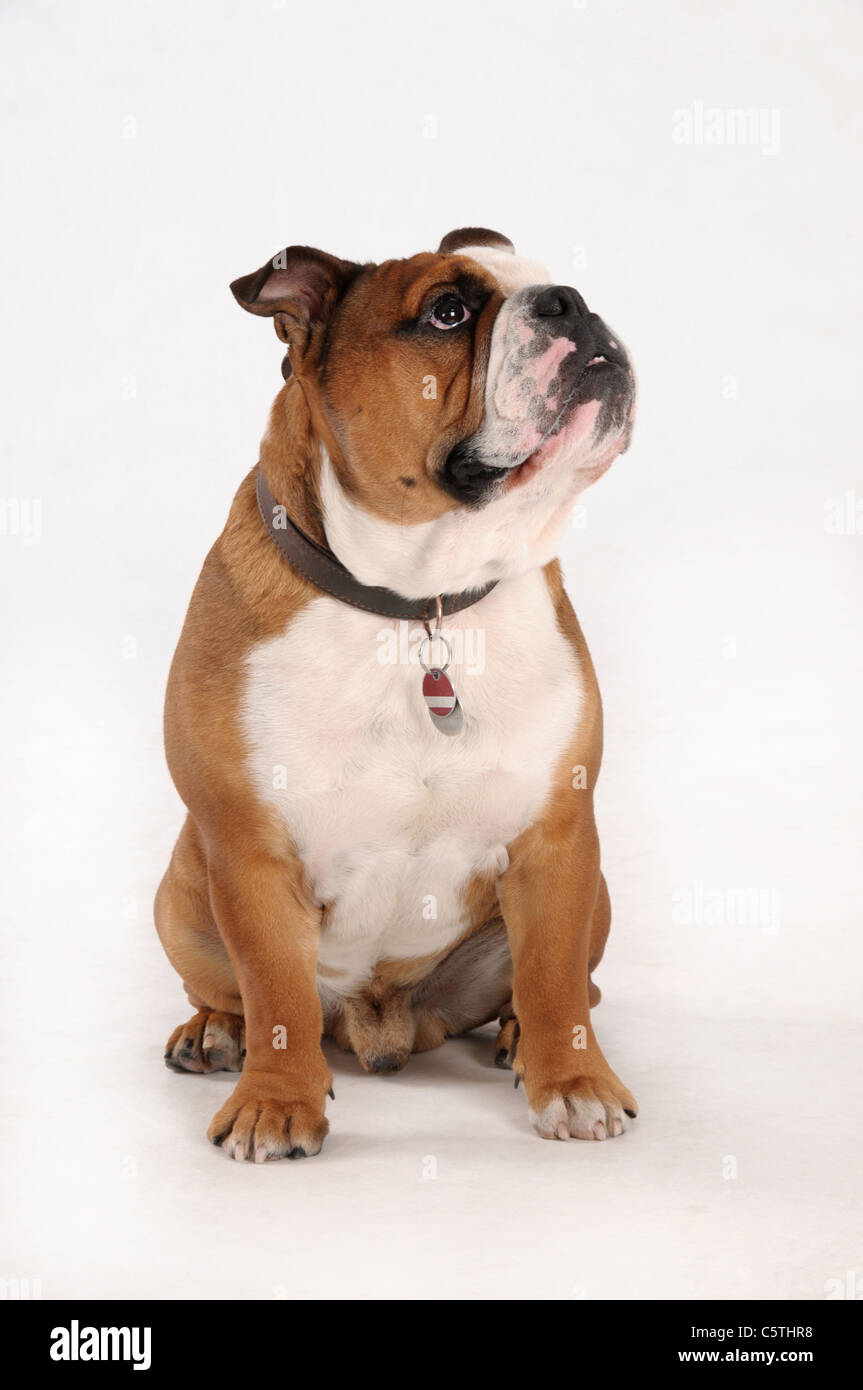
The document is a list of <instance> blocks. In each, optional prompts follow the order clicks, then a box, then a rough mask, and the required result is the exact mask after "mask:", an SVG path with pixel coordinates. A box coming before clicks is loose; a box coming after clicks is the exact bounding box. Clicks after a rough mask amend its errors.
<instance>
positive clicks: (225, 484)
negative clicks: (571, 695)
mask: <svg viewBox="0 0 863 1390" xmlns="http://www.w3.org/2000/svg"><path fill="white" fill-rule="evenodd" d="M861 27H863V25H861V14H860V10H859V8H858V7H856V6H854V5H852V4H851V3H842V2H841V0H831V2H830V3H824V4H822V5H819V6H815V5H812V4H809V3H804V2H803V0H785V3H781V0H760V3H756V4H752V3H743V0H723V3H715V2H714V0H701V2H700V3H695V0H692V3H684V2H683V0H649V2H648V3H637V2H636V0H585V3H570V0H530V3H527V0H518V2H516V0H495V3H491V0H488V3H473V4H470V3H459V0H439V3H437V4H435V5H434V6H413V7H411V6H405V5H404V4H402V3H395V0H375V3H370V4H365V5H361V6H358V5H352V4H347V3H341V4H335V3H330V4H327V5H315V4H308V5H306V4H300V3H281V0H279V3H270V0H252V3H240V0H206V3H205V2H204V0H184V3H181V4H168V3H167V0H159V2H158V3H155V2H154V3H151V4H148V5H145V6H142V5H134V4H129V3H125V4H124V3H120V4H118V3H114V0H80V2H79V3H77V4H75V5H61V4H60V3H45V0H30V2H29V3H27V4H24V3H21V2H20V0H19V2H18V3H14V2H11V0H10V2H7V4H6V5H5V6H4V8H3V12H2V16H0V37H2V45H0V48H2V57H0V63H2V82H0V90H2V93H3V98H2V99H3V109H4V125H5V135H6V145H7V149H6V157H5V161H4V162H5V173H4V175H3V179H4V191H5V195H6V196H5V198H4V204H5V215H4V219H3V227H2V237H3V243H4V256H3V264H4V268H5V276H4V286H3V313H2V319H3V344H2V363H0V365H2V372H0V382H2V391H3V394H4V397H5V398H6V401H5V407H4V412H3V430H2V455H0V496H2V498H3V512H2V516H3V525H2V534H0V565H2V572H3V579H4V585H5V594H6V604H5V617H4V626H3V638H4V640H3V652H4V658H5V674H4V679H3V684H2V691H0V700H2V732H3V740H4V752H3V762H4V766H5V769H6V773H7V778H6V781H7V788H6V792H5V795H4V797H3V802H2V832H3V844H4V850H5V856H6V865H5V868H4V871H3V894H2V898H3V901H2V912H3V919H4V934H3V957H2V980H3V1004H2V1011H0V1026H1V1027H2V1046H3V1054H2V1058H3V1077H4V1088H3V1089H4V1099H3V1105H2V1144H3V1159H2V1162H3V1172H4V1181H3V1203H4V1207H5V1210H4V1214H3V1230H2V1242H0V1244H2V1259H0V1275H2V1276H3V1277H4V1278H20V1279H31V1280H39V1281H41V1290H42V1294H43V1296H44V1297H62V1296H67V1295H80V1296H100V1295H101V1296H108V1295H113V1296H119V1297H122V1298H132V1297H136V1296H151V1297H170V1298H190V1297H224V1296H228V1297H236V1298H263V1299H267V1298H289V1299H297V1298H340V1297H357V1296H359V1297H360V1298H368V1299H375V1298H408V1299H426V1298H432V1299H449V1298H460V1299H476V1298H487V1297H491V1298H498V1297H501V1296H504V1297H513V1298H519V1299H522V1298H524V1299H534V1298H540V1299H553V1300H558V1299H560V1300H563V1299H582V1298H586V1299H592V1298H603V1297H615V1298H624V1299H628V1298H638V1297H650V1298H671V1297H685V1296H690V1297H696V1298H707V1297H713V1296H719V1297H725V1298H736V1297H742V1296H754V1297H757V1298H763V1299H772V1298H778V1297H782V1296H792V1297H795V1298H800V1299H820V1298H824V1297H825V1296H831V1291H835V1289H836V1288H837V1287H838V1285H835V1284H832V1283H831V1282H830V1281H831V1280H838V1281H845V1280H846V1277H847V1274H848V1271H852V1272H853V1273H854V1275H855V1277H856V1278H858V1279H859V1278H860V1277H861V1276H863V1258H861V1249H860V1213H859V1205H858V1202H857V1193H856V1190H855V1185H856V1183H857V1181H858V1180H859V1161H860V1140H861V1134H863V1121H861V1117H860V1110H859V1108H858V1105H857V1098H858V1092H859V1064H858V1065H855V1063H856V1062H857V1057H858V1049H859V1040H860V1022H859V990H860V984H859V967H860V960H861V934H860V927H861V922H860V907H859V899H860V888H859V869H858V860H859V843H860V819H861V818H860V794H859V786H860V771H861V757H860V754H861V737H860V726H859V704H860V665H861V642H860V632H859V625H855V617H859V609H858V608H857V604H856V598H857V593H855V588H856V590H857V592H859V581H860V567H861V554H863V534H861V530H863V517H861V505H863V476H861V469H860V462H859V460H860V450H859V437H858V436H859V366H860V361H859V346H858V343H859V310H860V266H861V263H863V255H861V246H860V210H861V209H860V179H859V168H860V148H859V140H858V138H857V128H856V125H855V122H856V121H858V120H859V55H860V44H861ZM740 111H743V112H751V113H754V114H753V116H752V118H751V119H750V118H746V119H745V120H744V121H743V123H742V124H741V123H740V122H739V121H738V118H737V116H736V115H734V113H735V112H740ZM717 113H718V114H717ZM729 113H731V114H729ZM741 136H742V137H744V138H742V139H741V138H740V137H741ZM465 224H480V225H486V226H491V227H496V228H498V229H499V230H501V231H503V232H505V233H507V234H508V235H509V236H510V237H511V238H512V239H513V240H514V241H515V243H516V245H517V246H518V248H519V249H520V250H522V251H524V252H525V253H528V254H531V255H535V256H537V257H538V258H539V259H541V260H544V261H545V262H546V263H547V264H548V265H549V266H550V267H551V269H552V272H553V274H554V275H555V277H556V278H557V279H559V280H561V281H565V282H570V283H575V284H576V285H577V286H578V287H579V289H580V290H581V291H582V292H583V293H584V295H585V297H586V298H587V300H588V302H589V303H590V304H591V305H592V306H594V307H595V308H596V309H597V310H599V311H600V312H601V313H602V314H603V316H604V317H605V318H606V319H607V321H608V322H609V323H611V324H612V325H614V327H615V328H616V329H617V330H618V331H619V333H620V334H621V336H622V338H623V340H624V341H625V342H626V343H627V344H628V345H629V347H630V349H631V351H632V353H633V356H634V360H635V363H636V366H637V370H638V373H639V381H640V404H639V418H638V423H637V428H636V432H635V439H634V443H633V446H632V449H631V450H630V452H629V453H628V454H627V455H626V456H624V457H623V458H622V459H620V460H618V462H617V463H616V464H615V465H614V467H613V468H612V470H611V471H610V473H609V474H608V475H607V477H605V478H604V479H603V480H602V481H601V482H600V483H599V484H598V485H597V486H596V488H595V489H594V490H593V491H591V492H589V493H587V494H586V495H585V497H584V499H583V502H584V509H583V511H582V512H580V513H579V514H578V517H577V521H576V523H574V524H573V526H572V527H571V528H570V530H569V532H568V534H567V537H566V543H565V547H564V551H563V561H564V565H565V570H566V575H567V582H568V587H569V590H570V593H571V595H572V597H573V600H574V602H575V606H576V609H577V611H578V613H579V616H580V618H581V621H582V625H583V627H584V629H585V633H586V635H587V639H588V642H589V643H590V646H591V649H592V652H593V655H594V659H595V662H596V665H597V669H598V673H599V678H600V684H601V687H602V691H603V697H604V702H605V711H606V753H605V761H604V768H603V774H602V778H601V783H600V793H599V798H598V817H599V827H600V834H601V837H602V844H603V854H604V861H605V866H606V872H607V876H608V879H609V883H610V888H611V894H612V901H613V907H614V925H613V929H612V936H611V940H610V945H609V949H608V952H607V954H606V958H605V960H604V962H603V964H602V966H601V969H600V972H599V976H598V979H599V983H600V984H601V986H602V989H603V994H604V998H603V1002H602V1004H601V1005H600V1010H599V1015H598V1018H597V1024H598V1027H600V1029H601V1036H602V1038H603V1040H604V1043H605V1046H606V1050H607V1052H608V1054H609V1056H610V1057H611V1059H612V1061H613V1063H614V1065H615V1066H616V1068H617V1069H618V1070H619V1071H620V1073H621V1074H622V1075H623V1077H624V1078H625V1079H626V1080H627V1082H628V1084H630V1085H631V1086H632V1088H633V1090H634V1091H635V1093H636V1095H637V1096H638V1097H639V1101H640V1103H641V1106H642V1113H641V1116H640V1118H639V1119H638V1121H637V1123H636V1124H635V1126H634V1127H633V1129H632V1131H631V1133H629V1134H628V1135H627V1136H626V1137H625V1138H624V1139H623V1140H620V1141H616V1142H614V1143H606V1144H595V1145H590V1144H580V1143H576V1142H571V1143H569V1144H566V1145H564V1144H549V1143H542V1142H541V1141H540V1140H539V1139H538V1138H535V1137H534V1136H533V1134H532V1132H531V1130H530V1128H529V1125H528V1121H527V1113H526V1106H525V1103H524V1100H523V1096H522V1094H521V1093H519V1094H516V1093H514V1092H513V1089H512V1085H511V1079H510V1077H509V1076H508V1075H507V1074H505V1073H502V1072H500V1071H496V1070H495V1069H494V1068H493V1066H492V1065H491V1050H490V1037H489V1036H476V1037H474V1038H471V1039H468V1040H463V1041H457V1042H453V1043H450V1044H448V1045H447V1046H446V1047H445V1048H444V1049H442V1050H441V1051H439V1052H436V1053H432V1054H427V1055H425V1056H423V1057H419V1058H415V1059H413V1060H412V1062H411V1063H410V1065H409V1066H408V1068H407V1069H406V1070H405V1071H404V1072H403V1073H401V1074H400V1075H398V1076H395V1077H381V1078H371V1077H366V1076H364V1075H362V1074H360V1072H359V1068H358V1066H357V1064H356V1062H355V1059H352V1058H347V1057H343V1056H341V1055H340V1054H338V1053H336V1052H335V1051H334V1050H332V1049H331V1050H330V1055H331V1059H332V1065H333V1068H334V1071H335V1076H336V1083H335V1084H336V1092H337V1100H336V1102H335V1104H334V1105H333V1106H332V1107H331V1122H332V1133H331V1136H330V1138H329V1140H328V1142H327V1145H326V1146H325V1149H324V1152H323V1155H322V1156H321V1157H320V1158H318V1159H316V1160H314V1161H313V1162H308V1163H300V1164H297V1163H294V1164H287V1163H282V1164H273V1165H268V1166H266V1167H264V1168H255V1167H251V1166H242V1165H238V1164H231V1163H230V1162H229V1161H228V1160H227V1159H226V1158H225V1156H224V1155H223V1154H220V1153H218V1152H216V1151H215V1150H214V1149H212V1148H211V1147H209V1146H208V1145H207V1143H206V1141H205V1138H204V1131H205V1128H206V1124H207V1122H208V1120H209V1118H210V1116H211V1114H212V1113H213V1112H214V1111H215V1109H216V1108H217V1107H218V1105H219V1104H220V1103H221V1101H222V1100H223V1098H224V1097H225V1096H226V1094H227V1092H228V1089H229V1088H230V1087H231V1086H232V1085H233V1079H232V1078H230V1077H228V1076H226V1075H221V1076H213V1077H206V1078H203V1077H191V1076H190V1077H180V1076H176V1075H174V1074H172V1073H169V1072H168V1071H166V1070H165V1069H164V1067H163V1064H162V1048H163V1044H164V1041H165V1039H166V1037H167V1035H168V1033H169V1032H170V1030H171V1028H172V1027H173V1026H174V1025H175V1024H176V1023H178V1022H180V1021H181V1019H182V1018H183V1017H184V1016H185V1013H186V1011H187V1005H186V1002H185V1000H184V997H183V994H182V991H181V989H180V985H179V981H178V980H177V979H176V977H175V976H174V973H173V971H172V970H171V968H170V966H169V965H168V963H167V961H166V960H165V959H164V957H163V955H162V953H161V949H160V947H159V945H158V941H157V939H156V936H155V933H154V930H153V927H152V917H151V902H152V895H153V892H154V889H155V887H156V884H157V882H158V879H159V877H160V875H161V873H162V871H163V869H164V866H165V863H166V861H167V856H168V854H169V852H170V849H171V846H172V843H173V839H174V836H175V834H176V832H177V829H178V827H179V825H180V821H181V807H180V804H179V801H178V799H177V797H176V794H175V792H174V790H173V788H172V785H171V783H170V779H169V777H168V774H167V771H166V768H165V765H164V760H163V755H162V751H161V701H162V694H163V689H164V682H165V677H166V674H167V668H168V663H169V661H170V657H171V653H172V650H173V646H174V643H175V641H176V638H177V635H178V633H179V629H180V625H181V622H182V619H183V614H184V611H185V607H186V604H187V602H188V598H189V595H190V592H191V588H192V585H193V583H194V580H195V577H196V575H197V572H198V569H199V567H200V564H201V562H202V560H203V557H204V554H205V552H206V550H207V549H208V547H209V545H210V544H211V543H212V540H213V539H214V538H215V536H216V534H217V532H218V530H219V529H220V528H221V525H222V523H223V519H224V517H225V514H226V511H227V508H228V505H229V502H230V499H231V496H232V494H233V491H234V489H235V487H236V486H237V484H238V482H239V480H240V479H241V477H242V476H243V474H244V473H245V472H246V470H247V469H248V468H249V467H250V466H251V464H252V463H253V462H254V460H255V458H256V449H257V443H258V439H259V437H260V435H261V433H262V430H263V427H264V423H265V418H266V412H267V410H268V407H269V403H270V401H271V399H272V396H273V395H274V394H275V391H276V389H277V388H278V386H279V383H280V380H281V378H280V376H279V361H280V347H279V344H278V343H277V341H276V339H275V337H274V335H273V334H272V330H271V328H270V326H269V325H267V324H262V323H260V322H258V321H256V320H254V319H252V318H249V317H248V316H245V315H243V314H241V313H240V312H239V311H238V310H237V308H236V306H235V305H234V303H233V301H232V299H231V296H230V295H229V293H228V289H227V286H228V282H229V281H230V280H231V279H233V278H234V277H235V276H237V275H239V274H242V273H244V272H246V271H249V270H251V269H253V268H254V267H255V266H257V265H259V264H261V262H262V261H263V260H264V259H265V258H266V257H267V256H268V255H271V254H272V253H273V252H274V251H275V250H276V249H277V248H278V247H279V246H282V245H284V244H285V243H288V242H293V241H296V242H306V243H309V244H311V245H317V246H321V247H323V248H324V249H327V250H330V251H333V252H336V253H338V254H340V255H344V256H350V257H353V258H357V259H382V258H384V257H387V256H392V255H407V254H412V253H413V252H415V251H417V250H421V249H428V248H433V247H434V246H435V245H436V243H437V240H438V239H439V237H440V236H441V235H442V233H443V232H445V231H447V230H449V229H450V228H452V227H456V226H461V225H465Z"/></svg>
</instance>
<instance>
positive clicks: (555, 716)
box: [242, 571, 581, 993]
mask: <svg viewBox="0 0 863 1390" xmlns="http://www.w3.org/2000/svg"><path fill="white" fill-rule="evenodd" d="M445 631H446V633H447V635H448V637H449V639H450V641H451V643H452V647H453V661H452V665H451V667H450V669H449V674H450V675H451V677H452V681H453V685H454V686H455V689H456V691H457V693H458V696H459V699H460V701H461V704H462V706H463V709H464V714H465V720H464V728H463V730H462V732H461V733H459V734H457V735H455V736H453V737H446V736H444V735H443V734H442V733H441V732H440V731H439V730H438V729H436V728H435V727H433V724H432V721H431V719H430V717H429V714H428V711H427V709H426V706H425V704H424V701H423V698H422V670H421V668H420V666H419V665H418V663H417V660H416V648H417V645H418V642H419V639H420V637H421V636H422V635H423V634H422V628H421V626H420V625H419V624H416V623H394V622H390V621H388V620H387V619H384V618H378V617H375V616H374V615H371V614H367V613H363V612H359V611H357V610H355V609H352V608H349V607H346V606H345V605H344V604H341V603H339V602H338V601H336V600H335V599H330V598H326V597H321V598H318V599H315V600H313V602H312V603H310V604H308V605H307V607H305V608H304V609H303V610H302V611H301V612H300V613H299V614H298V615H297V617H296V618H295V619H294V620H293V621H292V622H291V623H290V625H289V627H288V628H287V630H286V631H285V632H284V633H283V634H282V635H281V636H279V637H277V638H273V639H271V640H269V641H267V642H265V643H262V644H261V645H260V646H258V647H257V648H255V649H254V651H253V652H252V654H251V656H250V658H249V663H248V679H247V685H246V689H245V693H244V702H243V711H242V714H243V722H244V727H245V733H246V737H247V740H248V743H249V746H250V761H251V772H252V775H253V778H254V781H255V785H256V788H257V790H258V794H259V795H260V796H261V798H262V799H264V800H266V801H268V802H270V803H271V804H273V805H274V806H276V807H277V808H278V810H279V812H280V814H281V815H282V816H283V817H284V819H285V822H286V825H287V827H288V830H289V831H290V834H291V836H292V838H293V840H294V843H295V845H296V847H297V850H298V853H299V855H300V858H301V860H302V861H303V864H304V866H305V868H306V871H307V873H308V876H309V879H310V881H311V883H312V886H313V889H314V892H315V895H316V897H317V899H318V900H319V901H320V902H321V903H322V904H324V905H325V906H326V907H327V909H328V911H327V915H326V924H325V927H324V930H323V932H322V935H321V943H320V962H321V964H322V965H323V966H324V967H326V969H327V975H328V983H329V984H330V986H331V987H334V988H336V989H337V990H341V991H343V992H346V993H347V992H350V991H351V990H352V989H354V988H356V987H357V986H358V985H359V984H361V983H362V982H363V981H364V980H366V979H368V978H369V976H370V975H371V974H372V973H373V970H374V967H375V964H376V962H377V961H379V960H382V959H386V958H390V959H391V958H397V959H404V958H408V959H411V958H414V957H419V956H427V955H431V954H434V953H435V952H438V951H440V950H443V949H445V948H446V947H447V946H448V945H450V944H451V943H452V942H454V941H455V940H456V939H457V938H458V937H459V935H461V933H462V932H463V931H464V930H465V929H466V927H467V926H468V925H469V913H468V909H467V904H466V901H465V890H466V888H467V886H468V885H469V884H470V882H471V880H473V879H474V878H476V877H477V876H478V875H492V876H496V875H497V874H499V873H501V872H502V871H503V870H504V869H505V867H506V864H507V855H506V846H507V845H508V844H509V843H511V841H512V840H513V839H514V838H515V837H516V836H517V835H518V834H519V833H520V832H521V831H522V830H523V829H525V828H526V827H527V826H528V825H529V824H530V823H531V821H532V820H533V819H535V817H536V815H537V814H538V812H539V810H540V809H541V807H542V805H543V803H544V801H545V799H546V798H547V796H548V794H549V791H550V787H551V782H552V778H553V775H554V772H555V770H556V768H557V767H558V764H559V763H560V759H561V758H562V756H563V754H564V753H565V751H566V748H567V746H568V744H569V742H570V740H571V738H572V735H573V731H574V728H575V725H576V722H577V720H578V717H579V712H580V707H581V683H580V679H579V672H578V669H577V666H576V661H575V656H574V652H573V650H572V648H571V646H570V645H569V643H568V642H567V641H566V639H565V638H564V637H563V635H562V634H561V632H560V630H559V628H558V626H557V622H556V618H555V613H554V609H553V606H552V602H551V598H550V595H549V593H548V589H547V586H546V583H545V579H544V576H543V575H542V573H541V572H540V571H535V572H533V573H531V574H528V575H525V576H524V577H522V578H520V579H518V580H509V581H507V582H506V583H502V584H500V585H498V587H497V588H496V589H495V590H494V591H493V592H492V593H491V594H489V595H488V597H487V598H485V599H484V600H483V601H482V602H481V603H480V604H478V605H476V606H475V607H474V608H471V609H466V610H465V611H464V612H463V613H460V614H457V615H456V616H455V617H453V618H451V619H448V620H447V622H446V624H445ZM331 972H338V974H337V975H336V976H333V975H332V974H331Z"/></svg>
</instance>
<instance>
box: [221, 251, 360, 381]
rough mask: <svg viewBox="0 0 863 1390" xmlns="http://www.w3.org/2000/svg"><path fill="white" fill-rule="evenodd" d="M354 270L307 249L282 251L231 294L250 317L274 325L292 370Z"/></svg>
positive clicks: (346, 263) (242, 280)
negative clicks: (255, 317) (262, 319)
mask: <svg viewBox="0 0 863 1390" xmlns="http://www.w3.org/2000/svg"><path fill="white" fill-rule="evenodd" d="M359 269H360V267H359V266H357V265H354V264H353V262H352V261H342V260H339V258H338V256H329V255H327V253H326V251H316V250H315V249H314V248H313V247H311V246H287V247H285V249H284V251H279V252H277V254H276V255H275V256H273V259H272V260H271V261H267V262H266V264H265V265H262V266H261V268H260V270H255V271H253V272H252V274H251V275H242V276H240V279H239V280H234V282H233V284H232V285H231V293H232V294H233V296H234V298H235V299H236V301H237V303H238V304H239V305H241V307H242V308H243V309H247V310H248V312H249V313H250V314H261V315H264V316H266V317H268V318H271V319H272V320H273V324H274V327H275V330H276V333H277V334H278V336H279V337H280V338H281V340H282V342H283V343H287V345H288V348H289V349H290V353H291V362H292V364H293V366H294V368H295V369H296V368H297V367H298V366H299V364H300V362H301V361H302V358H303V355H304V354H305V353H306V351H307V349H308V347H309V345H310V343H312V342H313V341H314V339H315V337H316V330H320V328H321V327H322V325H323V324H325V323H326V321H327V319H328V318H329V316H330V314H331V313H332V311H333V308H334V307H335V305H336V304H337V302H338V300H339V298H340V296H341V295H342V293H343V292H344V290H345V289H346V288H347V286H348V284H349V283H350V281H351V280H352V279H353V278H354V276H355V275H356V274H357V272H358V270H359Z"/></svg>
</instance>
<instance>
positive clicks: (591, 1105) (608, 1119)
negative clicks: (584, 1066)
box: [530, 1070, 638, 1139]
mask: <svg viewBox="0 0 863 1390" xmlns="http://www.w3.org/2000/svg"><path fill="white" fill-rule="evenodd" d="M637 1114H638V1105H637V1103H636V1100H635V1097H634V1096H633V1095H632V1093H631V1092H630V1091H628V1090H627V1089H626V1087H625V1086H624V1085H623V1082H622V1081H620V1080H618V1078H617V1077H616V1076H615V1075H614V1072H612V1071H610V1070H609V1071H608V1072H598V1073H596V1074H595V1075H586V1076H579V1077H577V1078H575V1079H574V1080H572V1081H570V1082H568V1083H567V1084H566V1085H564V1086H562V1087H561V1088H560V1090H558V1091H556V1092H555V1093H553V1094H552V1095H551V1096H548V1095H546V1097H545V1098H544V1099H543V1102H542V1104H541V1105H538V1106H536V1107H535V1106H533V1105H531V1107H530V1118H531V1122H532V1124H533V1127H534V1129H535V1130H536V1132H537V1134H538V1135H540V1137H541V1138H542V1139H569V1138H572V1139H616V1138H617V1137H618V1135H620V1134H623V1132H624V1130H626V1129H628V1128H629V1121H630V1120H634V1119H635V1117H636V1115H637Z"/></svg>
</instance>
